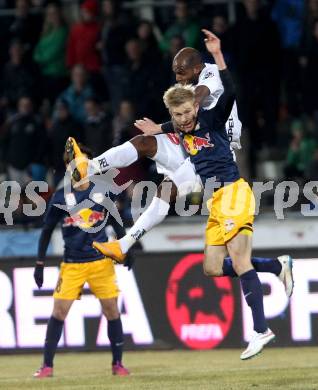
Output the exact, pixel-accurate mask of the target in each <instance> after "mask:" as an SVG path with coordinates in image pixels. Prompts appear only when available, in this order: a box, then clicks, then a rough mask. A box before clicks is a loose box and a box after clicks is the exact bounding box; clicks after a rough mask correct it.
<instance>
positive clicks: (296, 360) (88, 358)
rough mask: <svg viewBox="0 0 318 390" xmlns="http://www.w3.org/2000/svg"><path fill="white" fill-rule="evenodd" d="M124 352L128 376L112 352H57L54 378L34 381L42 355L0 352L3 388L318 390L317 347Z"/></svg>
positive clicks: (0, 381)
mask: <svg viewBox="0 0 318 390" xmlns="http://www.w3.org/2000/svg"><path fill="white" fill-rule="evenodd" d="M240 352H241V351H240V350H237V349H235V350H233V349H231V350H214V351H167V352H161V351H160V352H126V353H125V356H124V358H125V359H124V361H125V364H126V365H127V367H128V368H129V369H130V370H131V373H132V374H131V375H130V376H129V377H114V376H112V375H111V372H110V354H109V353H66V354H62V353H58V354H57V356H56V362H55V371H54V375H55V376H54V377H53V378H48V379H42V380H39V379H33V378H32V374H33V372H34V371H35V370H36V369H37V368H38V367H39V363H40V362H41V356H40V355H7V356H0V389H1V390H2V389H3V390H7V389H19V390H25V389H58V390H61V389H85V390H86V389H87V390H93V389H109V390H117V389H125V390H126V389H127V390H143V389H147V390H148V389H149V390H157V389H158V390H159V389H160V390H167V389H169V390H170V389H171V390H178V389H180V390H181V389H182V390H190V389H191V390H208V389H209V390H210V389H213V390H228V389H231V390H241V389H242V390H243V389H244V390H246V389H253V390H259V389H268V390H276V389H284V390H285V389H297V390H306V389H314V390H318V348H300V347H299V348H285V349H283V348H267V349H265V350H264V352H263V353H262V354H261V355H259V356H257V357H256V358H254V359H252V360H249V361H245V362H242V361H240V359H239V356H240Z"/></svg>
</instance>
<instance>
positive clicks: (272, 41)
mask: <svg viewBox="0 0 318 390" xmlns="http://www.w3.org/2000/svg"><path fill="white" fill-rule="evenodd" d="M266 11H267V10H266V9H265V8H262V7H261V4H260V1H259V0H245V1H244V9H243V15H242V16H241V17H239V18H238V19H237V22H236V23H235V25H234V26H233V29H232V32H231V33H232V41H233V57H234V58H233V59H234V61H235V65H236V69H237V73H238V82H239V85H240V92H241V96H242V99H241V106H240V117H241V120H242V122H243V124H244V125H245V126H247V127H248V129H249V135H250V138H251V144H252V145H253V148H251V149H250V150H251V152H252V153H253V154H252V155H251V162H252V166H253V167H254V166H255V159H256V155H255V154H254V153H257V151H258V150H259V149H261V148H263V147H266V146H269V145H271V144H272V142H273V139H275V126H276V120H277V112H278V97H279V76H280V73H279V72H280V40H279V35H278V31H277V28H276V25H275V23H274V22H273V21H272V20H271V19H270V18H269V16H268V13H267V12H266ZM259 117H262V118H263V119H262V121H259ZM260 123H261V124H262V130H261V129H259V128H258V127H259V124H260Z"/></svg>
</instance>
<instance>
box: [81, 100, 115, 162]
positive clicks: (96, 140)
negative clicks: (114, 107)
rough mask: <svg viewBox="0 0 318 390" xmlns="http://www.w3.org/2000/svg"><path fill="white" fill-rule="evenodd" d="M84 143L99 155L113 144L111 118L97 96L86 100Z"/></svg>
mask: <svg viewBox="0 0 318 390" xmlns="http://www.w3.org/2000/svg"><path fill="white" fill-rule="evenodd" d="M85 113H86V118H85V122H84V143H85V145H86V146H88V147H89V148H90V149H91V150H93V151H94V155H96V156H98V155H100V154H102V153H103V152H104V151H105V150H107V149H109V148H110V147H111V146H112V124H111V118H110V116H109V115H107V114H106V113H105V112H104V111H103V110H102V107H101V104H100V102H99V100H98V99H97V98H96V97H90V98H88V99H86V101H85Z"/></svg>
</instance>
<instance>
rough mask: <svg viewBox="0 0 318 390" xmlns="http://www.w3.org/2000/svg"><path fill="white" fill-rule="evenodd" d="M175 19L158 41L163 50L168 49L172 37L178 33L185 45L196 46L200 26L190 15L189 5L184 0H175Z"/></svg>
mask: <svg viewBox="0 0 318 390" xmlns="http://www.w3.org/2000/svg"><path fill="white" fill-rule="evenodd" d="M175 18H176V19H175V21H174V22H173V23H172V25H171V26H170V27H168V29H167V30H166V31H165V33H164V35H163V39H162V40H161V42H160V48H161V49H162V50H163V51H168V50H169V44H170V40H171V38H172V37H174V36H176V35H179V36H182V38H183V39H184V41H185V45H186V46H190V47H194V48H196V47H197V46H198V43H199V37H200V26H199V23H198V22H197V21H196V20H195V19H193V18H192V17H191V15H190V11H189V6H188V4H187V2H186V1H185V0H177V1H176V5H175Z"/></svg>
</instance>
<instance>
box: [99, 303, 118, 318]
mask: <svg viewBox="0 0 318 390" xmlns="http://www.w3.org/2000/svg"><path fill="white" fill-rule="evenodd" d="M102 309H103V314H104V316H105V317H106V318H107V320H108V321H112V320H116V319H117V318H119V311H118V306H117V300H116V299H104V300H103V302H102Z"/></svg>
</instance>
